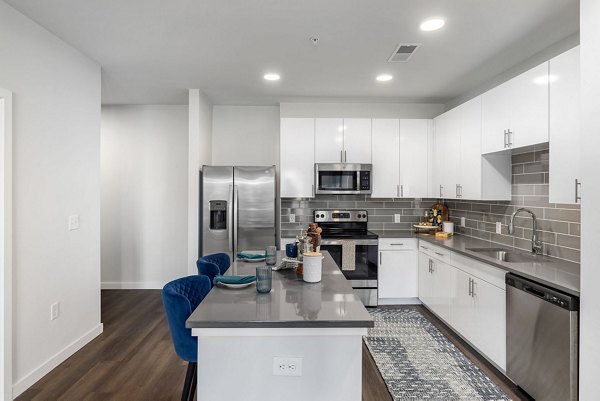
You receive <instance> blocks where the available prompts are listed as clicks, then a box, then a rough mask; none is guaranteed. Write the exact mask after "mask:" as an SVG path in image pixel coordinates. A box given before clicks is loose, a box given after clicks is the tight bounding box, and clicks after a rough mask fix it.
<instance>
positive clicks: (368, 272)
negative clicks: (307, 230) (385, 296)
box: [321, 238, 378, 306]
mask: <svg viewBox="0 0 600 401" xmlns="http://www.w3.org/2000/svg"><path fill="white" fill-rule="evenodd" d="M352 243H353V244H354V260H353V261H348V260H345V262H346V264H345V265H343V264H342V262H343V254H344V244H346V246H351V244H352ZM377 243H378V241H377V239H347V240H342V239H331V238H327V239H322V240H321V250H323V251H328V252H329V254H330V255H331V257H332V258H333V260H334V261H335V263H336V264H337V265H338V267H339V268H340V270H341V271H342V273H343V274H344V276H345V277H346V279H347V280H348V281H350V285H351V286H352V288H354V291H355V293H356V295H358V296H359V298H360V299H361V300H362V301H363V303H364V304H365V306H377V263H378V258H377ZM349 251H350V255H351V252H352V251H351V250H348V249H347V250H346V253H347V254H348V252H349ZM352 262H353V263H352Z"/></svg>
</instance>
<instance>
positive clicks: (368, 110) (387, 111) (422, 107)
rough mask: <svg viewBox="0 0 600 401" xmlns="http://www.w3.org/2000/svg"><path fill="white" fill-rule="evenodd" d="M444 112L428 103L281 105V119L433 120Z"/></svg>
mask: <svg viewBox="0 0 600 401" xmlns="http://www.w3.org/2000/svg"><path fill="white" fill-rule="evenodd" d="M444 111H445V108H444V105H443V104H430V103H281V105H280V115H281V118H283V117H298V118H301V117H320V118H336V117H337V118H340V117H346V118H433V117H436V116H438V115H440V114H442V113H443V112H444Z"/></svg>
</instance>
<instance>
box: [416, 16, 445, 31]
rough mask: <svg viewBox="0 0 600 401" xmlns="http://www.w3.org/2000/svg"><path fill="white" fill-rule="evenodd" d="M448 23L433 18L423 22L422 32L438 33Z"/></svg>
mask: <svg viewBox="0 0 600 401" xmlns="http://www.w3.org/2000/svg"><path fill="white" fill-rule="evenodd" d="M444 24H446V22H445V21H444V20H443V19H441V18H431V19H428V20H425V21H423V22H421V25H420V26H419V27H420V28H421V30H422V31H436V30H438V29H440V28H441V27H443V26H444Z"/></svg>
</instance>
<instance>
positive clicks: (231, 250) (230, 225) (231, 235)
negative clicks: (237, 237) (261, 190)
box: [227, 185, 235, 256]
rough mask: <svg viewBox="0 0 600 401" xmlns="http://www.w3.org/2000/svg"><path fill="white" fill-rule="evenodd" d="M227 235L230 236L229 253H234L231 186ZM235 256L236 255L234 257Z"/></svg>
mask: <svg viewBox="0 0 600 401" xmlns="http://www.w3.org/2000/svg"><path fill="white" fill-rule="evenodd" d="M227 198H228V199H227V204H228V205H229V207H228V208H227V209H229V210H227V220H229V221H228V222H227V233H228V234H229V252H233V226H232V223H233V214H232V213H233V185H229V195H228V196H227ZM234 256H235V255H234Z"/></svg>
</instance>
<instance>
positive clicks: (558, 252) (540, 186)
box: [281, 144, 581, 262]
mask: <svg viewBox="0 0 600 401" xmlns="http://www.w3.org/2000/svg"><path fill="white" fill-rule="evenodd" d="M548 155H549V153H548V144H541V145H535V146H531V147H528V149H525V150H519V151H517V150H515V151H513V156H512V163H513V165H512V171H513V187H512V190H513V197H512V201H510V202H508V201H468V200H447V201H445V204H446V205H447V206H448V209H449V214H450V220H452V221H454V223H455V230H456V232H457V233H460V234H462V235H467V236H472V237H477V238H483V239H486V240H489V241H493V242H496V243H498V244H501V245H507V246H514V247H516V248H520V249H523V250H531V232H532V231H531V229H532V220H531V218H530V217H529V216H528V215H527V214H522V215H521V214H520V215H519V216H518V217H517V218H516V219H515V233H514V234H512V235H511V234H508V223H509V220H510V215H511V214H512V213H513V212H514V211H515V210H516V209H517V208H519V207H527V208H528V209H531V210H532V211H533V212H534V213H535V214H536V215H537V218H538V229H539V230H540V237H541V239H542V241H543V242H544V252H545V253H547V254H548V255H550V256H553V257H557V258H561V259H566V260H570V261H573V262H579V260H580V238H579V237H580V235H581V232H580V231H581V225H580V219H581V217H580V216H581V212H580V207H579V205H562V204H553V203H550V202H549V201H548V171H549V167H548ZM434 203H436V199H406V198H404V199H388V198H373V199H371V198H370V197H368V196H366V195H317V196H316V197H315V198H313V199H301V200H298V199H282V200H281V221H282V223H281V237H283V238H286V237H294V236H296V235H298V234H299V233H300V230H305V229H306V228H307V225H308V224H307V223H308V222H311V221H312V219H313V217H312V216H313V211H314V210H315V209H335V208H352V209H354V208H360V209H365V210H367V213H368V214H369V229H370V230H377V231H382V230H383V231H384V232H385V234H392V235H393V234H397V235H401V234H406V233H407V232H408V231H411V230H412V229H413V227H412V225H413V224H414V223H418V222H419V221H420V219H421V216H423V215H424V213H425V210H429V208H430V207H431V206H432V205H433V204H434ZM290 213H294V214H296V223H288V220H289V214H290ZM394 214H399V215H400V218H401V222H400V223H394ZM461 217H465V218H466V221H465V223H466V227H461V226H460V218H461ZM496 222H500V223H501V224H502V231H501V234H496V224H495V223H496Z"/></svg>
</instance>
